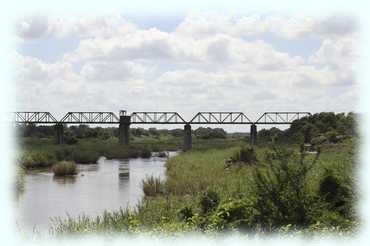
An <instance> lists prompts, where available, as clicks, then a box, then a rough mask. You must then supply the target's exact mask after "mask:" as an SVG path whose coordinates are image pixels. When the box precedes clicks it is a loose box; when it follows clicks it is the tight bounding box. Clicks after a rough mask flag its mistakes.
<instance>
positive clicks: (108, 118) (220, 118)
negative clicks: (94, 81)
mask: <svg viewBox="0 0 370 246" xmlns="http://www.w3.org/2000/svg"><path fill="white" fill-rule="evenodd" d="M310 115H311V113H310V112H265V113H263V114H262V115H261V116H260V117H258V118H257V120H254V121H253V120H251V118H249V117H248V116H247V115H246V114H244V113H243V112H198V113H196V114H195V115H194V116H193V117H192V118H191V119H190V120H185V119H184V118H183V117H182V116H181V115H180V114H179V113H177V112H132V113H131V115H127V113H126V111H123V110H122V111H120V112H119V114H118V115H116V114H115V113H114V112H68V113H66V114H65V115H64V116H63V117H62V118H61V119H60V120H57V118H56V117H54V116H53V115H52V114H51V113H50V112H11V113H10V117H11V121H12V122H13V123H16V124H43V125H45V124H51V125H55V126H56V133H57V134H56V135H57V142H58V143H60V144H62V143H63V142H64V139H63V125H67V124H99V125H104V124H112V125H119V141H120V143H122V144H128V143H129V128H130V125H131V124H177V125H184V149H185V150H188V149H191V142H192V141H191V125H250V126H251V131H250V141H251V144H255V143H256V141H257V125H289V124H292V123H293V122H294V121H295V120H299V119H301V118H302V117H307V116H310Z"/></svg>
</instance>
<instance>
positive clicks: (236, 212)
mask: <svg viewBox="0 0 370 246" xmlns="http://www.w3.org/2000/svg"><path fill="white" fill-rule="evenodd" d="M239 148H240V147H229V148H225V149H209V150H192V151H189V152H186V153H182V154H180V155H178V156H176V157H174V158H171V159H169V160H168V161H167V163H166V167H167V170H166V174H167V175H166V176H167V179H166V181H164V182H163V181H162V182H151V183H152V184H154V185H156V186H159V187H160V188H158V189H157V188H156V189H152V190H154V191H158V192H154V194H153V193H151V195H150V196H146V197H145V198H144V199H143V200H142V202H141V203H140V205H139V206H138V207H137V208H136V209H129V210H119V211H107V212H105V213H104V214H102V215H101V216H98V217H80V218H77V219H72V218H69V219H58V220H56V221H54V225H53V228H52V233H53V234H54V235H63V234H84V233H96V232H104V233H117V232H119V233H145V232H147V233H153V232H155V233H159V232H162V233H175V234H176V233H184V232H189V231H193V232H199V231H203V232H207V233H212V232H220V231H223V232H225V231H233V230H239V231H243V232H259V233H270V232H288V231H289V232H292V231H294V232H296V231H302V230H303V231H314V232H322V231H326V232H336V233H344V232H350V231H352V230H353V229H354V228H355V225H356V214H355V212H354V207H355V204H354V203H355V193H354V190H355V188H354V180H353V178H354V175H353V172H354V160H355V150H354V143H353V142H352V140H350V139H349V140H347V141H345V142H343V143H341V144H336V145H335V146H334V145H323V146H322V147H321V150H320V151H319V152H318V153H316V154H315V153H314V154H312V153H311V154H309V153H306V152H303V150H300V149H299V148H297V147H294V146H292V147H291V148H290V149H286V148H284V149H281V148H278V147H274V146H269V147H267V146H260V147H256V148H255V157H256V159H257V162H256V163H252V164H251V163H249V164H248V163H244V164H243V163H240V162H238V163H231V164H230V163H228V160H229V159H230V157H232V156H235V153H236V152H238V151H240V149H239ZM149 185H150V184H149Z"/></svg>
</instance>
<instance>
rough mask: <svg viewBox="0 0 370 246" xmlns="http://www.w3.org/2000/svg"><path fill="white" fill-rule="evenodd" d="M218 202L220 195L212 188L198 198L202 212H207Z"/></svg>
mask: <svg viewBox="0 0 370 246" xmlns="http://www.w3.org/2000/svg"><path fill="white" fill-rule="evenodd" d="M219 203H220V196H219V195H218V194H217V192H215V191H213V190H208V191H206V192H205V193H204V194H203V195H202V197H201V198H200V207H201V210H202V212H203V213H209V212H210V211H212V210H213V209H214V208H216V207H217V206H218V204H219Z"/></svg>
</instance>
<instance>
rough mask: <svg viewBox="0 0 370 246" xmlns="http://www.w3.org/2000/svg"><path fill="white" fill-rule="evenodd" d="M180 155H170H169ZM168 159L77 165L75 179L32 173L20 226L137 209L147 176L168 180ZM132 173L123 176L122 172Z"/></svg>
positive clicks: (41, 226)
mask: <svg viewBox="0 0 370 246" xmlns="http://www.w3.org/2000/svg"><path fill="white" fill-rule="evenodd" d="M176 154H177V152H170V156H174V155H176ZM166 160H167V158H160V157H152V158H149V159H141V158H137V159H127V160H117V159H112V160H107V159H104V158H101V159H100V160H99V161H98V164H90V165H78V168H79V174H78V175H77V176H76V177H74V178H72V177H68V178H54V176H53V173H51V172H41V173H36V174H29V175H26V177H25V184H24V187H25V190H24V192H23V194H21V196H20V198H19V200H18V202H17V206H18V211H19V215H18V219H17V223H18V226H19V227H21V228H23V227H25V228H31V229H32V228H36V229H47V228H48V227H49V226H50V224H51V223H50V218H51V217H58V216H60V217H65V216H66V215H70V216H72V217H76V216H78V215H82V214H85V215H88V216H96V215H100V214H101V213H102V212H103V211H104V210H118V209H119V208H126V207H135V206H136V205H137V204H138V202H139V201H140V199H142V197H143V195H144V194H143V191H142V180H143V179H144V178H145V177H146V176H150V175H153V176H155V177H160V178H162V179H164V178H165V166H164V165H165V162H166ZM127 171H128V172H129V176H128V177H120V176H119V173H120V172H127Z"/></svg>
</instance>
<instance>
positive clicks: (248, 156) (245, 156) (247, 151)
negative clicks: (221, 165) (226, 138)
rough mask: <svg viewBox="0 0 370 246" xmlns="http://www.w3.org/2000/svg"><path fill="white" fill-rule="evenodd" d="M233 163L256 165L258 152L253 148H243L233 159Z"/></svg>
mask: <svg viewBox="0 0 370 246" xmlns="http://www.w3.org/2000/svg"><path fill="white" fill-rule="evenodd" d="M231 160H232V162H241V163H245V164H254V163H256V162H257V156H256V152H255V150H254V148H253V147H242V148H241V149H240V150H238V151H237V152H235V153H234V155H233V156H232V157H231Z"/></svg>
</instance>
